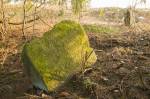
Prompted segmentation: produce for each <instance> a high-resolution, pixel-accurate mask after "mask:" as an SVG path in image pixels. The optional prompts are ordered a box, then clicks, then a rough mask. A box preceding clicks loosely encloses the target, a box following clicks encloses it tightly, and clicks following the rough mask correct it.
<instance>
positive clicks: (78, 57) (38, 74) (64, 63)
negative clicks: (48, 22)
mask: <svg viewBox="0 0 150 99" xmlns="http://www.w3.org/2000/svg"><path fill="white" fill-rule="evenodd" d="M92 50H93V49H92V48H90V46H89V41H88V37H87V35H86V33H85V31H84V29H83V28H82V26H81V25H80V24H78V23H76V22H73V21H62V22H60V23H58V24H56V25H55V26H54V28H53V29H52V30H50V31H48V32H46V33H45V34H44V36H43V37H42V38H37V39H34V40H32V41H31V42H29V43H27V44H26V45H25V46H24V49H23V54H22V59H23V63H24V65H25V67H26V69H27V73H28V75H29V76H30V77H31V80H32V82H33V84H34V85H35V86H37V87H39V88H41V89H43V90H46V91H52V90H54V89H55V88H57V87H58V86H59V85H60V84H61V83H62V82H64V81H65V80H66V78H67V77H68V76H69V75H70V74H71V73H73V72H75V71H76V70H79V69H80V68H81V63H82V62H81V61H82V58H83V56H84V55H85V53H87V55H88V54H90V53H91V51H92ZM95 61H96V55H95V53H94V52H93V53H92V54H91V56H90V57H89V58H88V61H87V63H86V66H89V65H91V64H93V63H94V62H95Z"/></svg>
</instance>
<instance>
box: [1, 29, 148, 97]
mask: <svg viewBox="0 0 150 99" xmlns="http://www.w3.org/2000/svg"><path fill="white" fill-rule="evenodd" d="M88 36H89V40H90V44H91V46H92V47H93V48H94V49H95V52H96V55H97V58H98V59H97V62H96V63H95V64H94V65H93V66H92V67H91V68H89V69H86V70H85V71H84V72H83V73H80V72H79V73H76V74H75V75H73V77H72V78H70V80H69V81H68V82H66V84H65V85H64V86H63V87H61V88H60V89H58V90H57V91H56V92H53V93H50V94H49V95H46V94H44V93H41V94H40V95H39V96H38V95H37V93H38V94H39V92H37V90H36V92H34V91H35V90H33V89H32V85H31V83H30V81H29V79H28V77H27V76H26V74H25V73H24V72H23V65H22V62H21V49H22V47H23V44H24V40H22V38H20V37H19V35H18V34H16V33H15V32H13V33H12V34H11V35H10V38H13V39H8V44H7V46H6V47H9V49H5V50H8V53H7V55H5V54H4V53H3V50H2V49H1V53H0V54H1V56H3V57H1V60H2V58H4V57H5V56H7V57H6V59H5V61H4V65H3V67H2V70H1V72H0V99H16V98H17V99H41V98H42V99H150V32H146V31H144V32H131V31H128V32H122V33H118V34H112V35H110V34H107V33H88ZM31 38H33V36H29V37H28V39H31ZM1 45H2V44H1ZM4 55H5V56H4ZM29 88H30V89H31V90H29Z"/></svg>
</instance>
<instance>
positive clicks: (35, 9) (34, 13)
mask: <svg viewBox="0 0 150 99" xmlns="http://www.w3.org/2000/svg"><path fill="white" fill-rule="evenodd" d="M35 4H36V5H35V8H34V12H33V15H34V19H33V20H34V21H33V34H35V22H36V14H37V13H36V12H37V3H35Z"/></svg>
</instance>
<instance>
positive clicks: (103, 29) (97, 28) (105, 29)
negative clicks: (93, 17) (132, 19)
mask: <svg viewBox="0 0 150 99" xmlns="http://www.w3.org/2000/svg"><path fill="white" fill-rule="evenodd" d="M83 27H84V29H85V31H86V32H87V33H116V32H119V28H117V27H111V26H102V25H87V24H85V25H83Z"/></svg>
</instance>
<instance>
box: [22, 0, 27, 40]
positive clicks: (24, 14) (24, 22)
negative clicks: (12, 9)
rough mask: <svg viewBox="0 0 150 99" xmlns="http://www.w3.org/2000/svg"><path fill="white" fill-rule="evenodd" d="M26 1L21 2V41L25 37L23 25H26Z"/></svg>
mask: <svg viewBox="0 0 150 99" xmlns="http://www.w3.org/2000/svg"><path fill="white" fill-rule="evenodd" d="M25 6H26V0H24V2H23V24H22V34H23V39H26V36H25V24H26V7H25Z"/></svg>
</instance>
